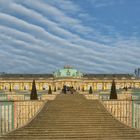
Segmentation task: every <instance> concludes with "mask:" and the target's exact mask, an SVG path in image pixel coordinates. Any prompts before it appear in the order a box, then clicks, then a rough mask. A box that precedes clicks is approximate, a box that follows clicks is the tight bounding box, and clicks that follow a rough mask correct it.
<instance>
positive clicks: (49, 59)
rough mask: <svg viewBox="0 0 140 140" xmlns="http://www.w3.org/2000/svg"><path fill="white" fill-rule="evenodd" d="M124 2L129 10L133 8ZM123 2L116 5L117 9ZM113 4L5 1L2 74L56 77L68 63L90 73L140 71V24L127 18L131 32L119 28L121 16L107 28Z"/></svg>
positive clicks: (0, 18)
mask: <svg viewBox="0 0 140 140" xmlns="http://www.w3.org/2000/svg"><path fill="white" fill-rule="evenodd" d="M123 3H124V4H125V7H124V10H125V8H128V7H129V4H128V7H127V5H126V4H127V3H126V2H125V0H124V1H123ZM123 3H122V2H120V1H118V3H117V6H118V8H119V7H122V6H123ZM115 4H116V3H115V0H113V1H112V0H106V2H102V1H101V0H93V1H92V2H90V1H89V0H77V1H75V0H59V1H58V0H48V1H45V0H30V1H29V0H24V1H22V0H1V1H0V66H1V69H0V72H8V73H52V72H53V71H55V70H56V69H59V68H61V67H63V66H64V65H66V64H69V65H72V66H74V67H76V68H77V69H79V70H81V71H82V72H89V73H133V71H134V69H135V68H137V67H140V61H139V59H140V55H139V53H140V36H139V32H138V31H137V28H138V27H139V24H137V25H135V24H134V23H133V25H129V21H131V19H129V16H128V19H127V20H126V19H125V21H127V22H125V21H122V26H123V23H124V22H125V24H127V23H128V26H133V27H134V28H130V30H129V32H125V29H124V32H123V30H122V28H120V27H122V26H121V25H119V24H117V20H119V18H121V17H118V19H115V21H116V22H114V21H112V22H110V23H109V24H108V23H107V22H106V21H111V20H112V18H113V15H112V17H110V18H109V16H107V17H108V18H106V20H105V19H104V17H102V14H103V13H102V12H103V11H102V10H104V8H105V7H110V12H112V11H111V10H112V7H113V6H114V5H115ZM134 4H135V2H134ZM132 8H133V10H135V8H136V10H137V7H135V8H134V7H132ZM98 9H100V10H101V11H100V12H101V13H102V14H100V12H99V11H98ZM121 12H123V10H121ZM114 13H115V12H114ZM106 14H107V13H104V15H106ZM126 16H127V15H126ZM135 20H136V21H137V17H135ZM137 22H139V21H137ZM130 23H131V22H130ZM119 28H120V30H119Z"/></svg>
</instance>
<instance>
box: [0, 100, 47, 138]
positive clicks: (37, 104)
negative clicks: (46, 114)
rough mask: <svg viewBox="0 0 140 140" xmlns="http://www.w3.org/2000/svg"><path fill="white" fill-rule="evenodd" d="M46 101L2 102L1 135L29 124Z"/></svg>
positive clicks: (0, 105) (0, 109)
mask: <svg viewBox="0 0 140 140" xmlns="http://www.w3.org/2000/svg"><path fill="white" fill-rule="evenodd" d="M44 104H45V102H44V101H0V135H2V134H5V133H7V132H9V131H12V130H14V129H16V128H19V127H22V126H24V125H25V124H27V123H28V122H29V121H30V120H31V119H32V118H33V117H34V116H35V115H36V114H37V113H38V112H39V111H40V110H41V108H42V107H43V105H44Z"/></svg>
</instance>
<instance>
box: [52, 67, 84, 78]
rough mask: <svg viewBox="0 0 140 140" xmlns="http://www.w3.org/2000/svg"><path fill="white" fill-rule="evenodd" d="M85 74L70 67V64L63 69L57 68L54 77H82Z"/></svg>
mask: <svg viewBox="0 0 140 140" xmlns="http://www.w3.org/2000/svg"><path fill="white" fill-rule="evenodd" d="M82 76H83V74H82V73H81V72H80V71H78V70H76V69H74V68H72V67H70V66H65V67H64V68H63V69H60V70H57V71H56V72H54V77H76V78H79V77H82Z"/></svg>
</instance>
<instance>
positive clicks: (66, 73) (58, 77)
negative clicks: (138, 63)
mask: <svg viewBox="0 0 140 140" xmlns="http://www.w3.org/2000/svg"><path fill="white" fill-rule="evenodd" d="M33 79H35V80H36V88H37V90H38V91H43V90H48V87H49V86H51V88H52V89H54V88H56V89H57V90H61V89H62V88H63V86H64V85H66V86H71V87H74V89H76V90H79V91H80V90H84V91H86V90H89V88H90V87H92V89H93V91H101V90H102V91H105V90H110V88H111V83H112V80H113V79H115V82H116V88H117V89H123V88H124V87H127V88H140V78H138V77H136V76H134V75H133V74H85V73H82V72H80V71H79V70H77V69H75V68H73V67H70V66H65V67H64V68H62V69H59V70H57V71H56V72H54V73H53V74H5V73H3V74H1V75H0V90H4V91H9V90H15V91H26V90H27V91H28V90H31V86H32V81H33Z"/></svg>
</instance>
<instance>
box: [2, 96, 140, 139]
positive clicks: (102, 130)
mask: <svg viewBox="0 0 140 140" xmlns="http://www.w3.org/2000/svg"><path fill="white" fill-rule="evenodd" d="M1 139H2V140H42V139H45V140H140V132H139V131H136V130H134V129H131V128H128V127H126V126H125V125H123V124H121V123H120V122H118V121H117V120H115V119H114V118H113V117H112V116H111V115H110V114H109V113H108V112H107V111H106V110H105V109H104V107H103V106H102V105H101V104H100V102H99V101H97V100H86V99H85V98H84V96H83V95H79V94H72V95H62V94H61V95H58V96H57V98H56V99H55V100H54V101H50V102H49V103H47V104H46V105H45V106H44V108H43V110H42V111H41V112H40V114H39V115H38V116H37V117H36V118H35V119H34V120H33V121H32V122H31V123H29V124H28V125H27V126H25V127H23V128H21V129H18V130H16V131H13V132H12V133H9V134H8V135H6V136H4V137H2V138H0V140H1Z"/></svg>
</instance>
